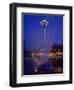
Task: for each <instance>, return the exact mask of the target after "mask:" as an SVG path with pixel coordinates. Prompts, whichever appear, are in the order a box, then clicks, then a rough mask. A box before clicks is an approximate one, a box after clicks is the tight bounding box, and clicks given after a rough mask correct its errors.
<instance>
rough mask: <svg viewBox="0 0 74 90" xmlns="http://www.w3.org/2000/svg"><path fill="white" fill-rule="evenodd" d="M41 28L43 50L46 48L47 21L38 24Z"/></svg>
mask: <svg viewBox="0 0 74 90" xmlns="http://www.w3.org/2000/svg"><path fill="white" fill-rule="evenodd" d="M40 24H41V25H42V28H43V34H44V35H43V37H44V48H46V32H47V26H48V21H47V20H42V21H41V22H40Z"/></svg>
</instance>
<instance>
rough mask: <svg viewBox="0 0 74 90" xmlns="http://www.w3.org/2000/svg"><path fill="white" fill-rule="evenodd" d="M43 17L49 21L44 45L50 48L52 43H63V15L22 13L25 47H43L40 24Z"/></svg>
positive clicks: (30, 48)
mask: <svg viewBox="0 0 74 90" xmlns="http://www.w3.org/2000/svg"><path fill="white" fill-rule="evenodd" d="M44 19H46V20H47V21H48V22H49V24H48V27H47V33H46V40H47V45H46V47H48V48H50V47H52V45H53V44H63V16H60V15H49V16H48V15H36V14H35V15H34V14H28V15H27V14H26V15H25V14H24V15H23V23H24V24H23V28H24V29H23V34H24V37H23V38H24V44H25V48H26V49H27V50H33V49H39V48H42V47H43V45H44V39H43V28H42V26H41V25H40V21H42V20H44Z"/></svg>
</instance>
